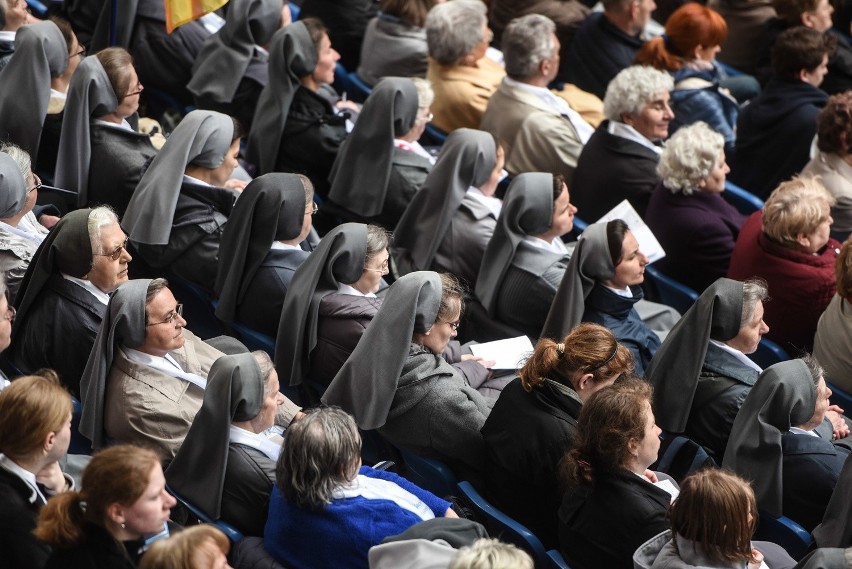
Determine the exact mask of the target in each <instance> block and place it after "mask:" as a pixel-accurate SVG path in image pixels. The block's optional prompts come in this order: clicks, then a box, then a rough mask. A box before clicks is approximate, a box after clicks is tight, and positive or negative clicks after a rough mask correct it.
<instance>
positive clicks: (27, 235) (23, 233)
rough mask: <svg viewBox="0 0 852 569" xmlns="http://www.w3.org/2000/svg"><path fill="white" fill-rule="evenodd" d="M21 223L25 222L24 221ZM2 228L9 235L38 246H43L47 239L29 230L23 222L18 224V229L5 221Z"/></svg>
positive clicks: (0, 223) (1, 222)
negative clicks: (42, 243)
mask: <svg viewBox="0 0 852 569" xmlns="http://www.w3.org/2000/svg"><path fill="white" fill-rule="evenodd" d="M21 221H23V219H22V220H21ZM0 228H3V229H5V230H6V231H8V232H9V233H11V234H13V235H17V236H18V237H20V238H22V239H26V240H27V241H32V242H33V243H35V244H36V245H41V242H42V241H44V237H45V236H44V235H39V234H38V233H35V232H33V231H30V230H29V228H28V227H27V226H26V225H24V224H23V223H21V222H18V227H12V226H11V225H9V224H8V223H6V222H5V221H0Z"/></svg>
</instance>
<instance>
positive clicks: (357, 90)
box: [349, 71, 373, 103]
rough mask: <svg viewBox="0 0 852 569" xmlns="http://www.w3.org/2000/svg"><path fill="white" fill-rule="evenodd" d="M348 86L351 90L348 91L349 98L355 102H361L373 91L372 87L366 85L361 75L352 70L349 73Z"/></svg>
mask: <svg viewBox="0 0 852 569" xmlns="http://www.w3.org/2000/svg"><path fill="white" fill-rule="evenodd" d="M349 86H350V87H351V88H352V91H351V92H350V93H349V96H350V98H351V99H352V100H353V101H355V102H356V103H363V102H364V101H366V100H367V97H369V96H370V93H372V92H373V88H372V87H370V86H369V85H367V84H366V83H365V82H364V80H363V79H361V76H360V75H358V74H357V73H355V72H354V71H353V72H352V73H350V74H349Z"/></svg>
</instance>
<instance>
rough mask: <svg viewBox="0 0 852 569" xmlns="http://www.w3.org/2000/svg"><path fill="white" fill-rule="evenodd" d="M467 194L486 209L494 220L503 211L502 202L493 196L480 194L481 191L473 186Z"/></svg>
mask: <svg viewBox="0 0 852 569" xmlns="http://www.w3.org/2000/svg"><path fill="white" fill-rule="evenodd" d="M467 194H468V195H469V196H470V197H472V198H473V199H475V200H476V201H478V202H479V203H481V204H482V205H484V206H485V207H487V208H488V210H489V211H490V212H491V214H492V215H493V216H494V217H495V218H497V217H500V212H501V211H502V210H503V200H501V199H499V198H495V197H494V196H486V195H485V194H483V193H482V190H480V189H479V188H474V187H473V186H471V187H469V188H468V189H467Z"/></svg>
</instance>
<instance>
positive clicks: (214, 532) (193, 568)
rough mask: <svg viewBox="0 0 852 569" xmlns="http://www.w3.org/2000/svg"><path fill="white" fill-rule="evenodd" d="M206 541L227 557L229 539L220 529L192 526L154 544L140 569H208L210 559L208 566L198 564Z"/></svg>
mask: <svg viewBox="0 0 852 569" xmlns="http://www.w3.org/2000/svg"><path fill="white" fill-rule="evenodd" d="M206 541H212V542H213V544H214V545H215V546H216V547H218V548H219V550H220V551H221V552H222V553H224V554H225V555H227V554H228V550H230V548H231V544H230V542H229V541H228V538H227V537H225V534H224V533H222V530H220V529H219V528H217V527H215V526H211V525H207V524H203V525H198V526H192V527H189V528H186V529H185V530H183V531H181V532H179V533H176V534H174V535H172V536H171V537H169V538H168V539H163V540H160V541H156V542H154V544H153V545H152V546H151V548H150V549H149V550H148V551H147V553H145V555H144V556H143V557H142V562H141V563H140V564H139V569H207V567H209V562H210V559H209V558H208V559H207V563H206V564H199V563H198V556H199V554H201V553H202V551H201V546H202V545H203V544H204V542H206Z"/></svg>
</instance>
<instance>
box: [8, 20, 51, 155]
mask: <svg viewBox="0 0 852 569" xmlns="http://www.w3.org/2000/svg"><path fill="white" fill-rule="evenodd" d="M67 67H68V44H66V43H65V38H64V37H63V36H62V32H60V31H59V28H58V27H57V26H56V24H54V23H53V22H51V21H47V22H38V23H35V24H31V25H28V26H23V27H21V29H19V30H18V31H17V32H16V33H15V54H14V55H13V56H12V59H11V60H10V61H9V63H8V65H6V67H5V68H4V69H3V71H2V73H0V85H4V86H5V87H6V88H5V89H3V90H1V91H0V140H8V141H10V142H14V143H15V144H17V145H18V146H20V147H21V148H23V149H24V150H26V151H27V152H29V153H30V156H32V157H33V161H35V158H36V156H38V143H39V139H40V138H41V129H42V127H43V126H44V117H45V116H46V115H47V105H48V103H50V78H51V77H56V76H59V75H61V74H62V72H64V71H65V69H66V68H67Z"/></svg>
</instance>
